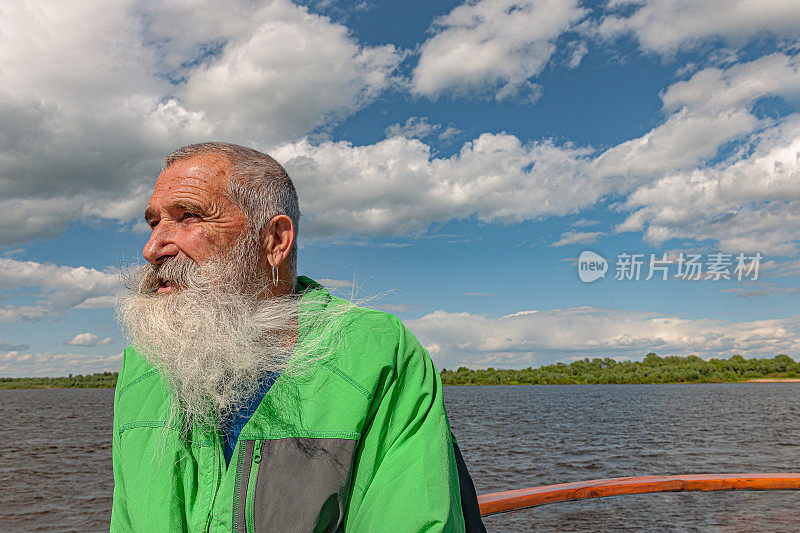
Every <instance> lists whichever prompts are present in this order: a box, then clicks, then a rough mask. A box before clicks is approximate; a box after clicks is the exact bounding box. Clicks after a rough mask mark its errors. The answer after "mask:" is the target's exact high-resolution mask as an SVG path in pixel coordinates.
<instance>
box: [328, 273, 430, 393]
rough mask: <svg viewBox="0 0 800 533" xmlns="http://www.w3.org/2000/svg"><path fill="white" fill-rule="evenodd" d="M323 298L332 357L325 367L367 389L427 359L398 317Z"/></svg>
mask: <svg viewBox="0 0 800 533" xmlns="http://www.w3.org/2000/svg"><path fill="white" fill-rule="evenodd" d="M319 290H320V291H324V294H325V295H326V296H325V298H326V306H325V307H326V309H325V313H323V315H327V317H326V319H325V322H326V326H324V327H326V328H328V329H329V331H330V334H329V335H328V337H329V338H330V342H331V345H330V348H331V350H330V351H331V354H332V355H333V357H331V358H329V359H328V360H327V361H326V365H325V366H328V367H329V368H332V369H334V370H335V371H336V372H337V373H344V374H346V375H347V376H348V377H350V378H352V379H353V380H354V381H356V382H359V383H361V384H362V385H363V386H364V387H366V388H367V389H372V388H373V387H375V386H376V385H377V382H376V381H386V380H387V379H388V380H390V381H391V380H393V379H395V378H397V377H398V374H399V373H400V372H401V371H402V369H403V368H404V367H405V366H406V365H407V364H409V362H412V363H413V361H415V360H416V361H420V362H421V361H422V360H424V359H426V358H429V356H428V354H427V352H426V351H425V350H424V348H422V346H421V345H420V343H419V341H418V340H417V339H416V337H414V335H413V334H412V333H411V332H410V331H409V330H408V328H407V327H406V326H405V325H404V324H403V323H402V322H401V321H400V319H399V318H398V317H396V316H395V315H393V314H391V313H387V312H385V311H380V310H377V309H371V308H368V307H364V306H363V305H359V304H358V303H353V302H350V301H348V300H346V299H343V298H337V297H335V296H330V295H329V294H328V293H327V291H325V289H324V288H321V287H320V289H319Z"/></svg>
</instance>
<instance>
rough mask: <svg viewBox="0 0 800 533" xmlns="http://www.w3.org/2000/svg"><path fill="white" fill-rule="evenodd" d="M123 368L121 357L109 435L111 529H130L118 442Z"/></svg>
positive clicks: (113, 530)
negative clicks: (111, 492) (111, 483)
mask: <svg viewBox="0 0 800 533" xmlns="http://www.w3.org/2000/svg"><path fill="white" fill-rule="evenodd" d="M124 369H125V362H124V359H123V363H122V368H121V369H120V371H119V375H118V376H117V388H116V390H115V391H114V424H113V435H112V437H111V454H112V457H113V463H114V500H113V505H112V508H111V531H112V532H115V531H132V530H133V527H132V526H131V522H130V517H129V516H128V504H127V499H126V497H125V483H124V481H123V479H122V457H121V455H120V454H121V450H120V444H119V409H118V403H119V394H120V390H121V389H122V385H123V379H122V373H123V370H124Z"/></svg>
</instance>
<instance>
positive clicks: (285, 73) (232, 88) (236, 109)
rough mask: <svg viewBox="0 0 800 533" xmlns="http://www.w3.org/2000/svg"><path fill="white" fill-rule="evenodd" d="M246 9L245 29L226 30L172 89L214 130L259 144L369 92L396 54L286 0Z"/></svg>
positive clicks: (352, 106) (335, 112)
mask: <svg viewBox="0 0 800 533" xmlns="http://www.w3.org/2000/svg"><path fill="white" fill-rule="evenodd" d="M241 7H242V6H240V8H241ZM246 10H247V9H246ZM247 11H249V12H248V13H247V17H248V18H247V19H246V20H247V26H246V28H245V29H243V30H239V31H237V32H235V33H233V34H231V35H226V36H225V37H226V38H227V39H228V42H227V44H226V45H225V47H224V49H223V51H222V53H221V54H220V56H219V57H218V58H214V59H213V60H210V61H208V62H204V63H203V64H202V65H201V66H199V67H198V68H196V69H195V70H194V71H192V72H191V73H190V76H189V78H188V80H187V83H186V85H185V87H183V88H182V89H181V90H180V91H179V93H178V94H179V96H180V98H181V100H182V101H183V102H184V103H185V105H186V106H187V107H188V108H189V109H198V110H203V111H204V112H205V113H206V116H207V117H208V118H209V120H210V121H211V122H212V123H213V125H214V130H215V133H217V135H219V134H222V135H235V136H237V137H241V136H243V135H244V134H245V132H247V135H249V136H250V139H251V140H252V141H256V142H260V143H264V142H270V141H274V140H277V139H290V138H294V137H297V136H298V135H302V134H304V133H307V132H309V131H310V130H312V129H313V128H314V127H316V126H318V125H320V124H321V123H323V122H324V121H327V120H329V119H330V118H339V117H342V116H345V115H348V114H350V113H351V112H353V111H354V110H356V109H358V108H359V107H361V106H362V105H364V104H365V103H366V102H368V101H370V100H371V99H372V98H374V97H375V96H376V95H377V94H378V93H379V92H380V91H382V90H383V89H384V88H386V87H387V86H388V85H389V83H390V74H391V72H392V71H393V70H394V69H395V67H396V66H397V64H398V63H399V62H400V59H401V55H400V54H399V53H398V51H397V50H396V49H395V48H394V47H393V46H391V45H386V46H381V47H372V48H369V47H361V46H359V45H358V43H356V42H355V41H354V40H353V39H352V38H351V37H350V36H349V34H348V30H347V28H346V27H345V26H342V25H339V24H334V23H332V22H331V21H330V19H328V18H326V17H322V16H319V15H315V14H312V13H309V12H308V10H307V9H306V8H305V7H301V6H296V5H293V4H291V3H289V2H287V1H274V2H270V3H267V4H266V5H263V6H261V7H258V8H256V9H252V10H247ZM170 34H172V32H170Z"/></svg>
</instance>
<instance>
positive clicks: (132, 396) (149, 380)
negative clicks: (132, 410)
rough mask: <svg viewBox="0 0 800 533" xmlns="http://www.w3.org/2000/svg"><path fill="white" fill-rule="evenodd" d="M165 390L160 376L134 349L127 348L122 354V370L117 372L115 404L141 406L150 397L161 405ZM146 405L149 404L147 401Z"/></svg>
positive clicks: (131, 347)
mask: <svg viewBox="0 0 800 533" xmlns="http://www.w3.org/2000/svg"><path fill="white" fill-rule="evenodd" d="M154 392H155V393H156V394H155V395H154V394H153V393H154ZM165 394H166V392H165V389H164V387H163V382H162V379H161V375H160V374H159V373H158V371H156V369H155V368H154V367H153V366H152V365H151V364H150V363H149V362H147V361H146V360H145V358H144V357H142V355H141V354H140V353H139V352H138V351H137V350H136V348H134V347H133V346H128V347H127V348H125V351H124V352H123V354H122V368H120V371H119V377H118V379H117V386H116V393H115V397H116V400H115V402H116V404H117V405H119V404H120V403H123V400H124V403H125V404H129V405H136V406H141V405H142V403H143V402H144V401H145V399H147V398H148V397H150V396H153V397H154V398H156V400H158V402H156V403H158V404H160V403H162V402H163V400H164V398H165ZM147 403H150V402H149V401H148V402H147Z"/></svg>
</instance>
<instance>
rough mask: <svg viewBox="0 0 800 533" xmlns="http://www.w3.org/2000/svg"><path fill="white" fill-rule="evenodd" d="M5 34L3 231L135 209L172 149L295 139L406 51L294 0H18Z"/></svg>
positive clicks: (0, 115) (373, 88) (368, 87)
mask: <svg viewBox="0 0 800 533" xmlns="http://www.w3.org/2000/svg"><path fill="white" fill-rule="evenodd" d="M87 21H92V22H91V24H87ZM0 34H2V35H3V39H2V40H1V41H0V79H2V84H0V86H2V89H0V122H2V123H3V125H4V127H3V129H2V132H0V197H2V200H0V208H2V209H4V212H8V211H9V210H11V211H12V212H13V214H14V221H15V223H14V224H13V225H5V226H3V228H2V229H0V245H8V244H13V243H19V242H25V241H26V240H30V239H32V238H36V237H53V236H55V235H57V234H58V233H59V232H60V230H61V228H63V226H64V224H65V223H66V222H67V221H71V220H81V219H84V218H86V217H105V218H111V219H116V220H120V221H129V220H130V219H131V218H132V217H138V216H139V215H140V213H141V209H142V207H143V204H144V201H145V199H146V198H147V189H148V188H149V187H151V186H152V182H153V180H154V178H155V176H156V175H157V173H158V169H159V160H160V158H161V157H162V156H163V155H164V154H165V152H167V151H169V150H171V149H173V148H177V147H178V146H180V145H181V144H186V143H188V142H192V141H196V140H198V139H208V138H214V137H217V138H226V139H230V140H233V141H239V142H244V143H248V144H257V145H262V146H264V145H267V144H269V143H276V142H285V141H289V140H292V139H296V138H298V137H299V136H302V135H304V134H307V133H309V132H310V131H311V130H313V129H314V128H316V127H318V126H320V125H324V124H328V123H330V122H331V121H333V120H337V119H338V118H341V117H343V116H345V115H347V114H349V113H352V112H353V111H355V110H357V109H358V108H359V107H360V106H362V105H364V104H366V103H368V102H369V101H370V100H371V99H372V98H374V97H375V96H376V95H377V94H378V93H379V92H380V91H382V90H383V89H384V88H386V87H387V86H389V85H390V84H391V83H392V80H391V75H392V74H391V73H392V71H393V69H394V68H395V66H396V65H397V64H398V62H399V61H400V59H401V56H402V54H401V53H399V52H398V51H397V50H395V49H394V48H393V47H391V46H382V47H365V46H361V45H360V44H359V43H357V42H356V41H355V40H354V39H353V38H352V36H350V35H349V33H348V31H347V29H346V28H345V27H344V26H342V25H340V24H336V23H333V22H332V21H331V20H330V19H328V18H325V17H322V16H319V15H314V14H311V13H309V12H308V10H307V9H306V8H305V7H302V6H297V5H294V4H291V3H290V2H288V1H287V0H274V1H272V2H269V3H267V4H266V5H260V6H259V5H255V4H252V3H248V2H236V3H233V2H231V3H226V4H224V5H223V4H219V3H214V2H210V1H208V2H203V3H197V2H195V3H185V2H179V1H172V2H160V3H146V4H141V3H137V2H133V1H132V0H129V1H122V2H114V3H113V4H109V3H108V2H102V1H100V0H88V1H85V2H72V3H70V4H69V5H65V4H62V3H50V4H42V3H39V2H23V1H20V2H14V3H12V4H9V5H4V6H3V17H2V18H0Z"/></svg>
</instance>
